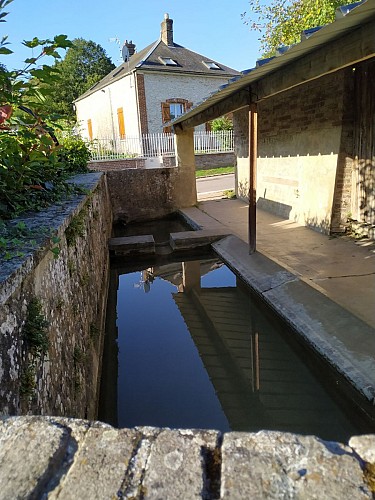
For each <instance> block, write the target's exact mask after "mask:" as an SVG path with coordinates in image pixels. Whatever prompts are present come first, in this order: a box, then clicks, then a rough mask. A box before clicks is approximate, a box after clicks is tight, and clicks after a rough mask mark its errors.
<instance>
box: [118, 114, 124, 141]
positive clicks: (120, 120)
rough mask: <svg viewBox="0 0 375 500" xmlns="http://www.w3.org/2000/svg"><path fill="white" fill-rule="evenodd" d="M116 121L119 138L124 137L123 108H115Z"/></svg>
mask: <svg viewBox="0 0 375 500" xmlns="http://www.w3.org/2000/svg"><path fill="white" fill-rule="evenodd" d="M117 122H118V131H119V134H120V138H121V139H124V138H125V121H124V110H123V108H118V109H117Z"/></svg>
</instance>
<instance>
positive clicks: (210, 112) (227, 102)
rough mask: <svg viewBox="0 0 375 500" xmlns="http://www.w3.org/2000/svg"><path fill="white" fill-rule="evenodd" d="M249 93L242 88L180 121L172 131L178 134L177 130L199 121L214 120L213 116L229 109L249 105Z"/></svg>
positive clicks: (221, 114)
mask: <svg viewBox="0 0 375 500" xmlns="http://www.w3.org/2000/svg"><path fill="white" fill-rule="evenodd" d="M250 95H251V94H250V89H248V88H247V89H242V90H240V91H238V92H236V93H235V94H233V95H231V96H230V97H227V98H224V99H223V100H222V101H219V102H217V103H216V104H214V105H213V106H211V107H210V108H208V109H206V110H205V111H202V112H201V113H198V114H196V115H194V116H192V117H191V118H188V119H187V120H185V121H183V122H181V123H177V124H176V125H175V127H174V132H175V133H176V134H178V133H179V131H182V130H186V129H188V128H192V127H196V126H197V125H200V124H201V123H206V122H208V121H210V120H214V119H215V118H219V117H220V116H223V115H225V114H226V113H230V112H231V111H237V110H238V109H241V108H244V107H246V106H249V104H250Z"/></svg>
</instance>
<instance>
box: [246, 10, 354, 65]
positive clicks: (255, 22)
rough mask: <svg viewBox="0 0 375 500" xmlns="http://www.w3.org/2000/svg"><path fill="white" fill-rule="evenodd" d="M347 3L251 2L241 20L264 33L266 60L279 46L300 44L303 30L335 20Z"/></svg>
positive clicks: (262, 45)
mask: <svg viewBox="0 0 375 500" xmlns="http://www.w3.org/2000/svg"><path fill="white" fill-rule="evenodd" d="M347 3H348V1H347V0H271V2H268V1H266V0H250V1H249V4H250V9H249V12H244V13H243V14H242V18H243V20H244V22H245V23H246V24H248V25H249V26H250V28H251V29H252V30H256V31H260V32H262V35H261V38H260V41H261V49H262V51H263V56H264V57H270V56H272V55H274V54H275V51H276V49H277V48H278V47H281V46H283V45H293V44H295V43H298V42H300V40H301V32H302V31H303V30H306V29H309V28H314V27H316V26H324V25H325V24H328V23H331V22H333V21H334V19H335V10H336V9H337V7H339V6H341V5H346V4H347Z"/></svg>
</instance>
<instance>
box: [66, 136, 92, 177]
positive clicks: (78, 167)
mask: <svg viewBox="0 0 375 500" xmlns="http://www.w3.org/2000/svg"><path fill="white" fill-rule="evenodd" d="M61 142H62V144H61V147H60V149H59V159H60V162H62V163H63V164H64V165H65V170H66V171H67V172H70V173H72V174H77V173H85V172H88V168H87V162H88V161H89V160H90V158H91V153H90V150H89V147H88V145H87V143H86V142H85V141H84V140H83V139H81V138H80V137H77V136H74V135H68V136H66V137H65V138H64V139H62V141H61Z"/></svg>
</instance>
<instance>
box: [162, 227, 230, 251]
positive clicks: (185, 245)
mask: <svg viewBox="0 0 375 500" xmlns="http://www.w3.org/2000/svg"><path fill="white" fill-rule="evenodd" d="M225 236H228V231H225V230H223V229H222V228H221V229H220V230H218V231H209V230H202V231H183V232H179V233H170V240H169V241H170V245H171V248H172V250H174V251H177V250H188V249H189V248H198V247H206V246H209V245H211V243H214V242H215V241H218V240H220V239H221V238H224V237H225Z"/></svg>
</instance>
